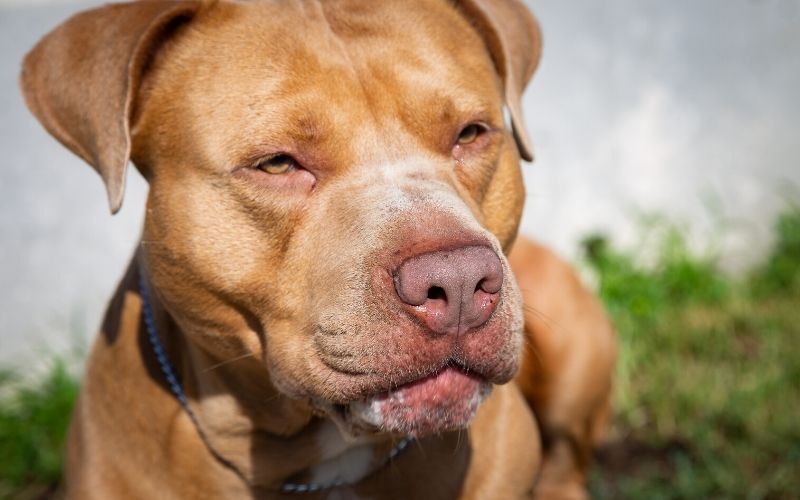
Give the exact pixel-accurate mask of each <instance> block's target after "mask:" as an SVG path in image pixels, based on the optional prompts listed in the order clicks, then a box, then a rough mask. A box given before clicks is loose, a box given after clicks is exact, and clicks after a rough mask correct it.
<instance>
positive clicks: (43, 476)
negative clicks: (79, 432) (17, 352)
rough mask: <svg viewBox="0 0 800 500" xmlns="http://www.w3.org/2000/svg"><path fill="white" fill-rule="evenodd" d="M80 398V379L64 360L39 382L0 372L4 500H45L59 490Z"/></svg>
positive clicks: (0, 467)
mask: <svg viewBox="0 0 800 500" xmlns="http://www.w3.org/2000/svg"><path fill="white" fill-rule="evenodd" d="M77 395H78V381H77V378H76V377H75V375H74V374H72V373H71V372H70V370H69V369H68V367H67V363H66V362H65V361H63V360H60V359H58V360H54V361H53V362H52V363H51V365H50V366H49V367H48V369H47V372H46V373H45V375H44V377H42V378H40V379H39V380H37V381H35V382H32V381H30V380H24V379H21V378H20V375H19V374H18V372H15V371H10V370H4V371H2V372H0V457H2V459H0V498H15V499H28V498H41V497H43V496H47V495H48V494H49V493H52V492H53V491H54V490H55V487H56V485H57V484H58V482H59V479H60V478H61V466H62V449H63V446H64V439H65V437H66V432H67V425H68V423H69V416H70V413H71V411H72V407H73V405H74V402H75V398H76V397H77Z"/></svg>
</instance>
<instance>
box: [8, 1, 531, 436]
mask: <svg viewBox="0 0 800 500" xmlns="http://www.w3.org/2000/svg"><path fill="white" fill-rule="evenodd" d="M538 57H539V32H538V28H537V26H536V23H535V21H534V20H533V18H532V17H531V16H530V14H529V13H528V12H527V10H526V9H525V8H524V7H523V6H522V5H521V4H520V3H519V2H517V1H515V0H494V1H491V0H461V1H456V2H450V1H444V0H414V1H410V0H409V1H374V0H341V1H331V2H316V1H308V2H277V1H276V2H270V1H253V2H233V1H220V2H202V3H195V2H174V1H173V2H168V1H152V2H136V3H130V4H120V5H115V6H107V7H102V8H99V9H96V10H92V11H89V12H85V13H82V14H79V15H77V16H76V17H74V18H72V19H70V20H69V21H67V22H66V23H64V24H63V25H62V26H60V27H59V28H57V29H56V30H54V31H53V32H52V33H51V34H49V35H48V36H47V37H45V39H44V40H43V41H42V42H40V44H39V45H38V46H37V47H36V48H35V49H34V50H33V51H32V52H31V53H30V54H29V55H28V57H27V59H26V60H25V66H24V71H23V75H22V87H23V90H24V93H25V96H26V99H27V102H28V104H29V106H30V108H31V109H32V111H33V112H34V114H35V115H36V116H37V117H38V118H39V119H40V120H41V121H42V123H43V124H44V125H45V126H46V127H47V129H48V130H49V131H50V132H51V133H52V134H53V135H55V136H56V138H58V139H59V140H60V141H61V142H62V143H64V144H65V145H66V146H67V147H69V148H70V149H71V150H72V151H74V152H75V153H76V154H78V155H80V156H81V157H83V158H84V159H85V160H86V161H87V162H89V163H90V164H91V165H92V166H94V168H95V169H97V170H98V171H99V173H100V174H101V175H102V177H103V179H104V181H105V183H106V187H107V189H108V194H109V199H110V203H111V209H112V211H116V210H117V209H118V208H119V206H120V204H121V201H122V194H123V184H124V178H125V168H126V164H127V162H128V159H129V158H130V159H132V160H133V162H134V163H135V164H136V166H137V167H138V168H139V169H140V171H141V172H142V173H143V174H144V176H145V177H146V178H147V179H148V181H149V183H150V195H149V198H148V203H147V215H146V222H145V229H144V236H143V244H142V252H143V260H144V262H145V265H146V268H147V272H148V277H149V280H150V282H151V283H152V285H153V288H154V290H155V293H156V295H157V297H158V298H159V300H160V301H161V302H162V303H163V304H164V306H165V308H166V309H167V311H168V312H169V313H170V314H171V316H172V317H173V318H174V320H175V322H176V323H177V324H178V325H179V327H180V328H181V330H182V331H183V333H184V334H185V335H186V336H187V337H188V338H189V339H191V341H192V342H194V343H195V344H197V345H198V346H200V347H201V348H202V349H204V350H205V351H207V352H208V353H210V355H212V356H213V357H215V358H218V359H220V360H224V359H228V358H232V357H236V356H241V355H242V354H247V353H249V354H252V355H253V356H254V357H256V358H258V359H260V360H262V362H263V363H264V364H265V365H266V366H267V367H268V369H269V377H270V379H271V382H272V383H273V384H274V385H275V386H276V387H278V388H279V389H280V390H281V391H282V392H283V393H285V394H287V395H289V396H291V397H293V398H297V399H303V400H307V401H310V402H312V404H313V405H314V406H315V407H317V408H318V409H320V410H322V411H326V412H329V413H330V414H331V415H332V416H334V417H337V418H341V417H342V416H343V417H344V419H345V420H346V421H347V423H348V424H349V425H350V426H351V428H352V429H360V430H362V431H363V430H368V431H372V430H376V429H380V430H385V431H393V432H402V433H407V434H412V435H424V434H429V433H432V432H439V431H443V430H448V429H453V428H458V427H463V426H465V425H466V424H467V423H468V422H469V420H470V419H471V418H472V416H473V415H474V413H475V411H476V409H477V407H478V405H479V403H480V401H481V400H482V398H483V397H484V396H485V395H486V394H487V393H488V390H489V389H490V387H491V385H492V384H502V383H505V382H508V381H509V380H510V379H511V378H512V377H513V375H514V373H515V372H516V370H517V367H518V364H519V357H520V347H521V342H522V314H521V299H520V296H519V292H518V290H517V288H516V285H515V282H514V279H513V277H512V274H511V271H510V269H509V266H508V262H507V261H506V258H505V257H504V254H503V253H504V249H508V247H509V246H510V244H511V243H512V241H513V239H514V237H515V234H516V230H517V225H518V222H519V217H520V213H521V208H522V202H523V197H524V192H523V187H522V181H521V176H520V170H519V160H520V156H522V157H524V158H526V159H530V147H529V145H528V140H527V137H526V134H525V131H524V129H523V124H522V121H521V117H520V109H519V108H520V94H521V91H522V88H523V87H524V85H525V83H526V82H527V81H528V79H529V78H530V76H531V74H532V73H533V71H534V69H535V66H536V64H537V62H538ZM505 109H507V110H508V111H509V115H510V119H511V123H512V126H511V130H509V129H507V128H506V126H505V120H504V110H505Z"/></svg>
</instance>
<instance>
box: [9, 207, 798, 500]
mask: <svg viewBox="0 0 800 500" xmlns="http://www.w3.org/2000/svg"><path fill="white" fill-rule="evenodd" d="M684 234H685V232H684V231H682V230H681V229H680V228H678V227H676V226H674V225H670V224H668V223H665V222H663V221H661V222H658V223H655V224H651V225H650V230H649V233H648V235H649V236H648V241H649V242H650V243H651V245H650V248H651V249H652V247H653V245H652V244H653V243H655V245H654V246H655V252H654V253H653V254H652V255H651V256H650V258H648V259H646V260H647V264H644V263H642V262H641V261H642V259H641V255H639V254H640V253H642V252H637V255H634V254H633V253H631V252H622V251H619V250H615V249H614V248H613V246H612V245H611V244H610V243H609V242H608V241H606V239H605V238H603V237H600V236H595V237H591V238H588V239H587V240H586V242H585V245H584V246H585V248H586V254H587V261H588V263H589V265H590V267H591V269H592V270H593V271H594V272H595V274H596V277H597V282H598V284H599V293H600V295H601V297H602V299H603V300H604V302H605V304H606V307H607V308H608V310H609V312H610V314H611V316H612V317H613V319H614V322H615V325H616V327H617V331H618V334H619V338H620V361H619V366H618V374H617V380H616V386H615V418H614V424H613V430H612V433H611V440H610V442H609V443H608V444H607V445H605V446H604V447H603V448H602V449H601V450H600V451H599V452H598V466H597V467H596V468H595V469H594V472H593V474H592V478H591V489H592V493H593V495H594V496H595V497H596V498H599V499H605V498H622V499H639V498H641V499H648V500H650V499H655V500H658V499H673V498H675V499H677V498H686V499H699V498H752V499H762V498H763V499H783V498H786V499H788V498H797V495H798V492H800V209H792V210H789V211H787V212H786V213H784V214H783V215H782V216H781V217H780V218H779V219H778V221H777V223H776V227H775V236H776V244H775V247H774V250H773V251H772V252H771V253H770V254H769V255H768V256H767V257H766V258H765V260H764V262H763V263H762V264H761V265H759V266H757V267H756V268H755V269H754V270H752V271H750V272H747V273H744V274H742V275H740V276H736V277H731V276H728V275H726V274H725V273H723V272H721V271H720V270H719V269H718V268H717V265H716V261H717V259H715V258H714V256H713V255H706V256H702V255H701V256H698V255H696V254H695V253H693V252H692V251H690V250H689V246H688V245H687V242H686V239H685V237H684V236H683V235H684ZM17 373H18V372H14V371H8V370H6V371H2V372H0V457H2V458H1V459H0V498H15V499H25V498H40V497H42V496H46V495H47V494H48V493H52V492H53V491H54V490H55V487H56V485H57V484H58V481H59V479H60V476H61V450H62V449H63V444H64V438H65V434H66V429H67V424H68V420H69V414H70V412H71V408H72V405H73V403H74V400H75V397H76V395H77V391H78V382H77V379H76V377H75V376H74V375H72V372H71V371H70V370H69V369H68V364H67V363H66V362H64V361H54V362H53V363H52V365H51V366H50V369H49V370H48V371H47V373H46V374H45V376H44V377H37V381H35V382H32V381H31V380H25V379H21V378H20V377H19V375H17Z"/></svg>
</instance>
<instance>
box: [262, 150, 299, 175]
mask: <svg viewBox="0 0 800 500" xmlns="http://www.w3.org/2000/svg"><path fill="white" fill-rule="evenodd" d="M256 168H257V169H259V170H261V171H263V172H266V173H268V174H273V175H280V174H285V173H286V172H290V171H292V170H294V169H295V168H297V161H295V159H294V158H292V157H291V156H289V155H287V154H279V155H275V156H273V157H271V158H267V159H265V160H261V161H260V162H259V163H258V165H256Z"/></svg>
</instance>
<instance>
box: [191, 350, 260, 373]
mask: <svg viewBox="0 0 800 500" xmlns="http://www.w3.org/2000/svg"><path fill="white" fill-rule="evenodd" d="M251 356H254V355H253V353H251V352H248V353H247V354H242V355H241V356H236V357H234V358H231V359H226V360H225V361H221V362H219V363H217V364H215V365H211V366H209V367H208V368H205V369H204V370H203V371H201V372H200V373H207V372H210V371H211V370H216V369H217V368H219V367H221V366H225V365H227V364H228V363H233V362H234V361H239V360H241V359H244V358H249V357H251Z"/></svg>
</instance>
